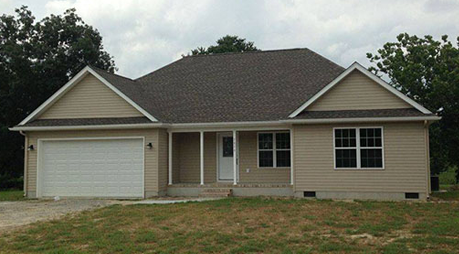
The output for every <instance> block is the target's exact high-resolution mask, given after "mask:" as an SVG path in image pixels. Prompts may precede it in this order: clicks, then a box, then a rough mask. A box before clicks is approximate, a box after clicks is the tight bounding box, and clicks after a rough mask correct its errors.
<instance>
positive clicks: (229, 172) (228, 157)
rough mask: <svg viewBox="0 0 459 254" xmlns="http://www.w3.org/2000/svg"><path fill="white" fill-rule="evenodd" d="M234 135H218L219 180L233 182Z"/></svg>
mask: <svg viewBox="0 0 459 254" xmlns="http://www.w3.org/2000/svg"><path fill="white" fill-rule="evenodd" d="M233 156H234V154H233V134H232V133H219V134H218V180H220V181H233V180H234V177H233V176H234V174H233V173H234V172H233Z"/></svg>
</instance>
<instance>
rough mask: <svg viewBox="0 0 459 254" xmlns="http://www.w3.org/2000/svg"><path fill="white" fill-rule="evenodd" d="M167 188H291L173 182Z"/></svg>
mask: <svg viewBox="0 0 459 254" xmlns="http://www.w3.org/2000/svg"><path fill="white" fill-rule="evenodd" d="M167 187H168V188H292V185H291V184H288V183H238V184H236V185H234V184H233V183H222V182H219V183H206V184H203V185H201V184H199V183H174V184H172V185H168V186H167Z"/></svg>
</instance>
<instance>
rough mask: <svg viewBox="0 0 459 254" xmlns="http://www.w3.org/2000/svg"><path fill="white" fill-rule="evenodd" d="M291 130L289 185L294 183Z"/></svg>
mask: <svg viewBox="0 0 459 254" xmlns="http://www.w3.org/2000/svg"><path fill="white" fill-rule="evenodd" d="M293 135H294V134H293V128H291V129H290V184H291V185H293V182H294V178H293V175H294V173H295V171H294V169H293V161H294V158H295V157H294V152H295V151H294V149H293V146H294V145H293V140H294V139H293V138H294V136H293Z"/></svg>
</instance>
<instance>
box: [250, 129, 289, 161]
mask: <svg viewBox="0 0 459 254" xmlns="http://www.w3.org/2000/svg"><path fill="white" fill-rule="evenodd" d="M277 133H289V135H290V139H289V141H290V149H285V148H279V149H277V144H276V134H277ZM260 134H272V135H273V148H272V149H261V150H260ZM291 137H292V133H291V132H290V131H261V132H257V168H261V169H265V168H278V169H288V168H291V167H292V138H291ZM260 151H272V152H273V166H272V167H261V166H260ZM276 151H290V167H278V166H277V154H276Z"/></svg>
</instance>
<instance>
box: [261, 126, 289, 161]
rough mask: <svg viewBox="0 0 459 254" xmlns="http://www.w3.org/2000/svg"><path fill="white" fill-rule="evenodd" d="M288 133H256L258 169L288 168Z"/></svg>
mask: <svg viewBox="0 0 459 254" xmlns="http://www.w3.org/2000/svg"><path fill="white" fill-rule="evenodd" d="M290 152H291V151H290V133H289V132H269V133H268V132H263V133H258V167H260V168H276V167H278V168H280V167H290V158H291V157H290Z"/></svg>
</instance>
